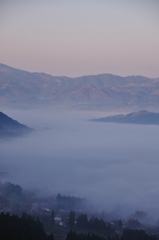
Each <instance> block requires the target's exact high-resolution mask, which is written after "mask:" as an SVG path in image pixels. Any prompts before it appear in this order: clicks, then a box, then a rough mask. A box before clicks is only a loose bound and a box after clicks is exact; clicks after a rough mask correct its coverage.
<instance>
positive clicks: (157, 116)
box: [92, 110, 159, 125]
mask: <svg viewBox="0 0 159 240" xmlns="http://www.w3.org/2000/svg"><path fill="white" fill-rule="evenodd" d="M92 121H96V122H113V123H131V124H148V125H159V113H153V112H148V111H146V110H141V111H138V112H133V113H129V114H126V115H124V114H120V115H115V116H110V117H105V118H99V119H92Z"/></svg>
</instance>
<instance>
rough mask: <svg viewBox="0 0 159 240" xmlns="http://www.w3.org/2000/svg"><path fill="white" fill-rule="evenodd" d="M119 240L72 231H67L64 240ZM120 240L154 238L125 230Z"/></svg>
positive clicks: (143, 233)
mask: <svg viewBox="0 0 159 240" xmlns="http://www.w3.org/2000/svg"><path fill="white" fill-rule="evenodd" d="M116 239H119V237H118V236H116V237H110V236H108V237H106V238H104V237H102V236H99V235H95V234H90V233H88V234H82V233H76V232H74V231H72V230H70V231H69V233H68V235H67V238H66V240H116ZM120 240H156V237H155V236H149V235H148V234H147V233H146V232H145V231H143V230H132V229H125V230H124V231H123V234H122V236H121V238H120Z"/></svg>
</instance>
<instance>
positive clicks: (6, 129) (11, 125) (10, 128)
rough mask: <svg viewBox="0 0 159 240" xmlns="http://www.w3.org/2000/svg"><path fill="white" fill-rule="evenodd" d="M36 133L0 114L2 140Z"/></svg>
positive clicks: (0, 135) (0, 136)
mask: <svg viewBox="0 0 159 240" xmlns="http://www.w3.org/2000/svg"><path fill="white" fill-rule="evenodd" d="M32 131H34V130H33V129H32V128H29V127H27V126H25V125H23V124H20V123H19V122H17V121H15V120H13V119H12V118H10V117H8V116H7V115H5V114H4V113H2V112H0V138H3V137H16V136H23V135H26V134H28V133H30V132H32Z"/></svg>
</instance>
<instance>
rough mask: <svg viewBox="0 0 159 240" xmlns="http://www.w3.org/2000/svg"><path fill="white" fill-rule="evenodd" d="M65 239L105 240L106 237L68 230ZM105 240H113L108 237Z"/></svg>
mask: <svg viewBox="0 0 159 240" xmlns="http://www.w3.org/2000/svg"><path fill="white" fill-rule="evenodd" d="M66 240H106V238H104V237H101V236H98V235H95V234H90V233H88V234H83V233H76V232H74V231H72V230H70V231H69V233H68V235H67V238H66ZM107 240H114V238H111V237H109V239H107Z"/></svg>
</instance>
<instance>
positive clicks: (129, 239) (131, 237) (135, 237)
mask: <svg viewBox="0 0 159 240" xmlns="http://www.w3.org/2000/svg"><path fill="white" fill-rule="evenodd" d="M121 240H156V237H155V236H149V235H148V234H147V233H146V232H145V231H144V230H137V229H135V230H133V229H128V228H126V229H124V231H123V234H122V237H121Z"/></svg>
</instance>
